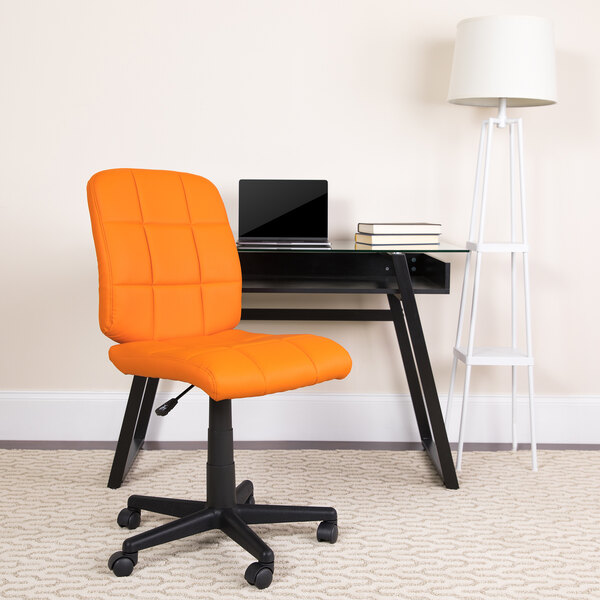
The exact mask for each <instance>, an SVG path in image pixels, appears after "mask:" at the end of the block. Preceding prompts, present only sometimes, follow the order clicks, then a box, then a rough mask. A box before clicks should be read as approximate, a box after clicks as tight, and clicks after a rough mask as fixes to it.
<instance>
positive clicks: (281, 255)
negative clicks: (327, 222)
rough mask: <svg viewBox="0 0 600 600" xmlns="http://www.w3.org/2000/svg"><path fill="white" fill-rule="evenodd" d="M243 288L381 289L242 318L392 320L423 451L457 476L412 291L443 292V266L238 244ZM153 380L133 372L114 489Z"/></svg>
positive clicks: (144, 422) (449, 482)
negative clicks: (359, 300) (365, 297)
mask: <svg viewBox="0 0 600 600" xmlns="http://www.w3.org/2000/svg"><path fill="white" fill-rule="evenodd" d="M240 262H241V265H242V291H243V292H244V293H247V294H248V293H278V294H279V293H296V294H303V293H309V294H339V293H342V294H386V296H387V300H388V304H389V309H379V310H373V309H356V310H355V309H334V308H333V309H322V308H299V309H296V308H293V309H288V308H243V309H242V319H243V320H244V319H247V320H250V319H254V320H310V321H315V320H325V321H392V322H393V323H394V328H395V331H396V337H397V339H398V345H399V347H400V353H401V356H402V363H403V366H404V371H405V373H406V378H407V381H408V387H409V391H410V396H411V399H412V404H413V408H414V412H415V417H416V420H417V425H418V428H419V435H420V437H421V442H422V444H423V448H424V450H426V451H427V453H428V455H429V457H430V458H431V461H432V463H433V466H434V467H435V469H436V470H437V472H438V473H439V475H440V477H441V479H442V481H443V483H444V485H445V486H446V487H447V488H450V489H458V479H457V477H456V471H455V469H454V461H453V459H452V454H451V451H450V444H449V443H448V436H447V434H446V428H445V426H444V420H443V418H442V411H441V407H440V403H439V398H438V394H437V390H436V386H435V380H434V378H433V371H432V369H431V363H430V360H429V354H428V352H427V345H426V343H425V336H424V335H423V329H422V326H421V320H420V317H419V311H418V309H417V303H416V300H415V293H422V294H440V293H441V294H444V293H446V294H447V293H448V292H449V278H450V265H449V264H448V263H445V262H443V261H441V260H439V259H437V258H434V257H433V256H432V255H428V254H420V253H408V254H404V253H389V252H360V251H355V252H333V251H326V250H324V251H320V252H314V251H310V252H298V251H296V252H292V253H290V252H285V251H281V250H275V251H260V252H256V251H240ZM157 386H158V379H152V378H145V377H137V376H136V377H134V380H133V384H132V386H131V392H130V394H129V400H128V402H127V407H126V410H125V415H124V418H123V425H122V427H121V433H120V435H119V440H118V442H117V448H116V451H115V457H114V461H113V465H112V469H111V473H110V477H109V481H108V487H110V488H118V487H119V486H120V485H121V483H122V481H123V479H124V477H125V476H126V475H127V472H128V471H129V468H130V467H131V465H132V463H133V461H134V460H135V457H136V455H137V452H138V450H139V449H140V448H141V446H142V445H143V443H144V438H145V436H146V432H147V429H148V422H149V420H150V415H151V412H152V405H153V402H154V398H155V395H156V388H157Z"/></svg>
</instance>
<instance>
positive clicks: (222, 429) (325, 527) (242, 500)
mask: <svg viewBox="0 0 600 600" xmlns="http://www.w3.org/2000/svg"><path fill="white" fill-rule="evenodd" d="M206 481H207V483H206V488H207V501H206V502H200V501H194V500H178V499H172V498H157V497H153V496H130V497H129V500H128V501H127V508H124V509H123V510H122V511H121V512H120V513H119V516H118V517H117V523H118V524H119V525H120V526H121V527H127V528H128V529H135V528H136V527H138V525H139V524H140V511H142V510H148V511H150V512H155V513H159V514H163V515H171V516H174V517H179V518H178V519H176V520H175V521H172V522H170V523H166V524H164V525H161V526H160V527H156V528H154V529H151V530H149V531H145V532H144V533H140V534H138V535H135V536H133V537H130V538H128V539H126V540H125V541H124V542H123V548H122V551H120V552H115V553H114V554H113V555H112V556H111V557H110V559H109V561H108V567H109V569H110V570H111V571H113V573H114V574H115V575H117V576H118V577H124V576H127V575H130V574H131V572H132V571H133V567H134V566H135V565H136V564H137V560H138V551H140V550H143V549H145V548H151V547H153V546H158V545H159V544H164V543H166V542H172V541H174V540H178V539H181V538H184V537H188V536H190V535H194V534H197V533H202V532H204V531H209V530H211V529H220V530H221V531H223V533H225V534H226V535H228V536H229V537H230V538H231V539H232V540H233V541H235V542H236V543H237V544H239V545H240V546H241V547H242V548H244V549H245V550H246V551H248V552H249V553H250V554H251V555H252V556H254V558H256V560H257V562H255V563H252V564H251V565H250V566H249V567H248V569H246V574H245V578H246V580H247V581H248V583H250V584H252V585H255V586H256V587H258V588H261V589H262V588H266V587H267V586H268V585H269V584H270V583H271V581H272V578H273V568H274V555H273V551H272V550H271V548H269V546H268V545H267V544H266V543H265V542H264V541H263V540H262V539H261V538H260V537H259V536H258V535H256V533H255V532H254V531H253V530H252V529H251V528H250V527H249V525H253V524H254V525H255V524H260V523H296V522H301V521H322V523H321V524H320V525H319V527H318V529H317V539H318V540H319V541H327V542H330V543H334V542H335V541H336V540H337V533H338V531H337V513H336V511H335V509H334V508H331V507H321V506H281V505H269V504H255V503H254V486H253V485H252V482H251V481H248V480H245V481H242V483H240V484H239V485H238V486H237V487H235V467H234V463H233V431H232V429H231V401H230V400H221V401H219V402H215V401H214V400H212V399H211V400H210V409H209V428H208V461H207V478H206Z"/></svg>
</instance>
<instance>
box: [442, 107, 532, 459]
mask: <svg viewBox="0 0 600 600" xmlns="http://www.w3.org/2000/svg"><path fill="white" fill-rule="evenodd" d="M507 126H508V132H509V152H510V241H509V242H500V243H489V242H487V243H486V242H485V241H484V226H485V217H486V208H487V192H488V180H489V172H490V157H491V151H492V137H493V132H494V129H495V128H496V127H498V128H501V129H503V128H505V127H507ZM517 173H518V191H517V184H516V179H517ZM517 197H518V203H519V205H520V207H518V206H517ZM519 208H520V223H521V228H520V229H521V231H520V236H517V211H518V210H519ZM478 212H479V223H478V226H477V231H476V220H477V219H476V216H477V213H478ZM475 234H476V238H475V237H474V236H475ZM519 237H520V239H519ZM468 239H469V241H468V242H467V248H468V250H469V253H468V254H467V257H466V264H465V274H464V281H463V286H462V293H461V301H460V311H459V317H458V327H457V332H456V343H455V347H454V359H453V363H452V374H451V377H450V390H449V393H448V403H447V405H446V416H445V421H446V424H447V425H448V424H449V422H450V417H451V414H452V400H453V392H454V383H455V377H456V369H457V364H458V361H459V360H460V361H461V362H464V363H465V367H466V371H465V382H464V391H463V402H462V411H461V418H460V432H459V439H458V455H457V460H456V469H457V471H460V470H461V467H462V455H463V445H464V433H465V423H466V418H467V405H468V398H469V385H470V380H471V368H472V367H473V366H477V365H499V366H500V365H505V366H511V367H512V448H513V450H516V449H517V377H516V375H517V373H516V369H517V367H518V366H526V367H527V370H528V388H529V420H530V440H531V466H532V469H533V470H534V471H537V447H536V441H535V421H534V405H533V355H532V346H531V310H530V294H529V265H528V251H529V249H528V244H527V225H526V213H525V179H524V168H523V123H522V120H521V119H520V118H519V119H507V118H506V98H501V99H500V100H499V107H498V116H497V117H495V118H490V119H487V120H485V121H484V122H483V124H482V127H481V137H480V142H479V155H478V158H477V173H476V177H475V189H474V193H473V205H472V212H471V224H470V228H469V238H468ZM499 252H503V253H510V255H511V338H512V346H511V347H510V348H490V347H475V346H474V339H475V324H476V319H477V309H478V296H479V280H480V272H481V259H482V254H485V253H499ZM517 254H521V255H522V257H523V280H524V281H523V290H524V298H523V300H524V308H525V329H526V331H525V349H524V350H522V349H519V348H518V340H517V318H516V309H517V298H516V278H517V274H516V271H517V265H516V262H517V261H516V255H517ZM473 256H475V273H474V277H473V293H472V303H471V316H470V322H469V331H468V340H467V344H466V347H465V346H461V339H462V336H463V325H464V317H465V308H466V304H467V296H468V288H469V281H470V265H471V261H472V258H473Z"/></svg>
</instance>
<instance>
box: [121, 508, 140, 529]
mask: <svg viewBox="0 0 600 600" xmlns="http://www.w3.org/2000/svg"><path fill="white" fill-rule="evenodd" d="M141 519H142V518H141V516H140V511H139V509H137V508H124V509H123V510H122V511H121V512H120V513H119V514H118V516H117V524H118V525H119V527H127V529H135V528H136V527H138V526H139V524H140V521H141Z"/></svg>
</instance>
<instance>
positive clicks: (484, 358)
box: [454, 346, 533, 367]
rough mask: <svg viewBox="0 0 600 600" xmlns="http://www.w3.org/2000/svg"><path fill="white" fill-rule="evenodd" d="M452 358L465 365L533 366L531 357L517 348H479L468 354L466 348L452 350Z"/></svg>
mask: <svg viewBox="0 0 600 600" xmlns="http://www.w3.org/2000/svg"><path fill="white" fill-rule="evenodd" d="M454 356H455V357H456V358H457V359H458V360H460V361H461V362H463V363H465V364H466V365H477V366H480V365H490V366H507V367H526V366H530V365H533V356H531V355H528V354H527V352H524V351H522V350H519V349H518V348H504V347H500V346H479V347H476V348H473V349H472V350H471V353H470V354H469V353H468V351H467V348H465V347H457V348H454Z"/></svg>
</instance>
